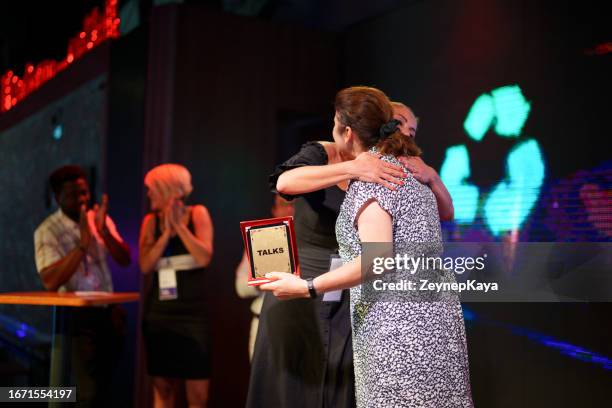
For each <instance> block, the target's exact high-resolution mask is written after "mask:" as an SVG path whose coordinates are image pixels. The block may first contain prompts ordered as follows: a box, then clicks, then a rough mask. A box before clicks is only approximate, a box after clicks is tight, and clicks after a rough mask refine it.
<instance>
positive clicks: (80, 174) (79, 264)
mask: <svg viewBox="0 0 612 408" xmlns="http://www.w3.org/2000/svg"><path fill="white" fill-rule="evenodd" d="M49 182H50V184H51V188H52V190H53V193H54V195H55V200H56V202H57V204H58V207H59V209H58V210H57V211H56V212H54V213H53V214H51V215H50V216H49V217H47V218H46V219H45V220H44V221H43V222H42V223H41V224H40V226H39V227H38V228H37V229H36V231H35V232H34V248H35V257H36V269H37V270H38V272H39V274H40V277H41V280H42V282H43V285H44V286H45V288H46V289H48V290H50V291H61V292H64V291H71V292H72V291H105V292H112V291H113V282H112V277H111V273H110V270H109V267H108V263H107V255H108V254H110V256H111V257H112V258H113V259H114V260H115V261H116V262H117V263H118V264H119V265H121V266H127V265H129V263H130V250H129V247H128V246H127V244H125V243H124V242H123V240H122V239H121V236H120V235H119V233H118V232H117V229H116V228H115V224H114V223H113V221H112V220H111V219H110V217H109V216H108V215H107V214H106V213H107V210H108V197H107V196H106V195H104V196H103V198H102V203H101V205H97V204H96V205H94V207H93V208H92V209H88V204H89V200H90V192H89V185H88V184H87V177H86V174H85V172H84V171H83V169H81V168H80V167H78V166H64V167H61V168H59V169H57V170H56V171H54V172H53V174H51V177H50V178H49ZM124 332H125V313H124V312H123V310H122V309H121V308H120V307H118V306H110V307H90V308H77V309H75V310H74V313H73V316H72V333H71V336H72V347H73V350H72V368H73V372H74V376H75V379H76V385H77V388H78V400H79V403H80V404H81V405H85V406H88V405H90V404H91V405H93V406H104V405H106V404H105V402H106V400H105V399H107V398H109V397H110V396H112V392H111V391H112V390H110V383H111V380H112V372H113V369H114V366H115V364H116V362H117V360H118V357H119V354H120V351H121V349H122V348H123V340H124V334H125V333H124ZM62 385H70V384H62Z"/></svg>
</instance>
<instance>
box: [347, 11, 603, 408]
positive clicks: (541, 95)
mask: <svg viewBox="0 0 612 408" xmlns="http://www.w3.org/2000/svg"><path fill="white" fill-rule="evenodd" d="M587 4H588V3H587ZM604 14H605V13H603V12H602V10H601V9H599V8H598V7H596V6H593V5H591V6H589V5H586V4H585V5H584V7H583V6H578V5H577V4H576V3H569V2H547V1H538V2H533V1H480V0H472V1H452V0H451V1H446V0H436V1H419V2H412V3H411V4H410V5H408V6H406V7H403V8H399V9H397V10H395V11H393V12H391V13H389V14H387V15H385V16H383V17H380V18H377V19H374V20H371V21H369V22H365V23H362V24H357V25H355V26H353V27H351V28H349V29H348V30H347V33H346V41H345V42H344V52H343V53H342V58H343V61H345V62H346V64H345V71H344V73H345V82H344V84H345V85H353V84H367V85H372V86H377V87H380V88H381V89H383V90H384V91H385V92H387V94H388V95H389V96H390V97H391V98H392V99H395V100H399V101H402V102H404V103H406V104H407V105H409V106H411V107H413V109H414V111H415V112H416V114H417V116H419V117H420V124H419V131H418V134H417V139H416V140H417V142H418V144H419V145H420V146H421V147H422V148H423V150H424V159H425V160H426V161H427V162H428V163H429V164H431V165H432V166H434V167H435V168H437V169H440V166H441V165H442V162H443V160H444V155H445V151H446V148H447V147H449V146H452V145H458V144H465V145H466V146H467V148H468V151H469V153H470V156H471V171H472V175H471V177H470V179H469V180H470V181H471V182H473V183H474V184H476V185H477V186H478V187H480V188H481V191H483V192H485V193H486V192H487V191H490V188H491V187H492V186H493V185H494V184H495V183H497V182H499V180H501V179H503V178H504V177H505V175H504V173H505V170H506V169H505V161H504V160H505V157H506V155H507V154H508V152H509V150H510V149H511V147H512V145H513V143H514V142H513V141H509V140H507V139H501V138H499V137H498V136H496V135H494V134H493V132H491V131H489V132H488V133H487V134H486V135H485V137H484V139H483V140H482V141H481V142H475V141H472V140H471V139H469V138H468V137H467V135H466V133H465V131H464V130H463V121H464V120H465V118H466V116H467V114H468V111H469V109H470V107H471V105H472V103H473V102H474V100H475V99H476V98H477V97H478V96H479V95H480V94H482V93H485V92H489V91H491V90H493V89H494V88H497V87H500V86H504V85H513V84H518V85H519V86H520V87H521V89H522V90H523V93H524V95H525V97H526V98H527V100H528V101H530V103H531V112H530V116H529V118H528V120H527V122H526V124H525V127H524V129H523V134H525V135H529V136H530V137H534V138H535V139H536V140H537V141H538V142H539V143H540V147H541V149H542V151H543V156H544V163H545V165H546V177H545V182H544V186H543V188H542V195H541V196H540V198H539V200H538V202H537V203H536V206H535V208H534V210H533V211H532V212H531V215H530V217H529V218H528V219H527V221H526V223H525V224H524V225H523V228H522V230H521V232H520V239H521V240H522V241H566V240H567V241H591V240H596V241H597V240H608V241H609V237H610V236H609V235H606V234H609V231H610V224H609V221H608V223H607V224H606V225H607V227H605V226H604V227H603V229H601V230H598V228H597V227H595V226H594V225H593V223H591V222H590V221H589V215H588V214H587V209H586V208H585V205H584V204H583V203H582V202H581V200H580V197H579V194H578V190H579V189H580V186H581V185H584V183H587V182H595V183H598V184H599V186H600V187H601V188H602V191H605V190H606V189H607V191H610V190H609V189H610V188H611V185H610V175H611V171H610V168H611V167H612V166H611V165H610V159H611V157H610V151H611V149H610V141H609V135H611V134H612V125H611V123H610V121H609V120H607V116H609V115H608V113H607V112H608V111H609V109H610V103H609V99H610V94H611V93H612V92H611V91H612V81H611V79H610V72H612V58H610V55H599V56H597V55H588V53H587V50H589V49H591V48H592V47H594V46H595V45H597V44H599V43H601V42H603V41H606V40H608V41H609V38H610V34H611V31H610V26H609V23H608V22H607V21H606V18H605V17H603V15H604ZM603 194H604V195H603V196H602V197H605V194H609V193H603ZM608 197H609V196H608ZM455 205H456V206H461V205H462V204H461V201H460V200H455ZM600 211H602V213H601V214H610V212H609V211H610V202H609V199H608V200H605V199H604V200H603V201H602V203H601V208H600ZM608 217H609V215H608ZM591 220H592V218H591ZM608 220H609V218H608ZM603 224H605V222H604V223H603ZM459 228H460V227H457V226H455V225H449V226H447V228H446V231H447V232H449V234H448V237H449V239H453V236H454V235H453V233H456V231H457V230H458V229H459ZM460 229H461V233H462V234H463V235H460V236H461V238H460V239H463V240H468V241H469V240H470V239H475V240H480V239H485V240H494V239H495V238H494V237H492V236H491V235H490V234H489V232H488V231H487V228H486V226H485V225H484V224H483V221H482V219H476V222H475V223H471V224H470V225H467V226H463V227H461V228H460ZM468 230H470V231H468ZM465 307H466V320H467V334H468V348H469V357H470V373H471V379H472V387H473V395H474V400H475V404H476V406H482V407H516V406H542V407H544V406H546V407H552V406H579V405H581V406H601V405H605V404H606V402H607V396H606V394H607V391H606V390H607V388H608V385H607V384H609V378H610V371H609V370H610V366H609V365H608V366H607V368H606V366H602V365H597V364H592V363H590V362H589V361H593V359H591V357H590V355H591V354H589V353H591V352H596V353H600V355H603V356H610V355H611V354H612V349H611V348H610V344H612V333H611V329H610V325H609V324H608V323H607V320H608V319H609V316H610V313H611V312H612V310H611V307H610V304H593V303H591V304H543V303H539V304H534V303H532V304H518V303H514V304H485V303H480V304H478V303H474V304H466V305H465ZM555 342H556V346H555V347H556V348H555V347H552V346H551V344H555ZM581 350H582V351H581ZM586 350H588V352H587V351H586ZM581 353H584V354H581ZM582 356H585V358H581V357H582ZM608 361H609V360H608Z"/></svg>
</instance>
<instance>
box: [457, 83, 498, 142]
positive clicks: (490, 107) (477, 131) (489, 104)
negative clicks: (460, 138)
mask: <svg viewBox="0 0 612 408" xmlns="http://www.w3.org/2000/svg"><path fill="white" fill-rule="evenodd" d="M494 119H495V105H494V104H493V98H492V97H491V95H487V94H483V95H480V96H479V97H478V98H477V99H476V101H475V102H474V104H473V105H472V108H471V109H470V112H469V113H468V115H467V117H466V118H465V122H463V128H464V129H465V132H466V133H467V134H468V136H469V137H471V138H472V139H474V140H476V141H477V142H479V141H481V140H482V138H483V137H484V135H485V133H487V130H489V128H490V127H491V123H493V120H494Z"/></svg>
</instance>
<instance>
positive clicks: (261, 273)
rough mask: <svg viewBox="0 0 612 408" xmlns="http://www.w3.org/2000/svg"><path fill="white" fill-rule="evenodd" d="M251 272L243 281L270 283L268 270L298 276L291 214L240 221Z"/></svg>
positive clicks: (254, 283) (253, 284)
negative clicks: (288, 215)
mask: <svg viewBox="0 0 612 408" xmlns="http://www.w3.org/2000/svg"><path fill="white" fill-rule="evenodd" d="M240 229H241V230H242V238H243V239H244V248H245V249H246V254H247V258H248V260H249V265H250V266H251V273H250V274H249V279H248V281H247V284H248V285H249V286H256V285H261V284H263V283H267V282H270V280H269V279H266V277H265V276H266V273H268V272H287V273H292V274H295V275H297V276H300V266H299V262H298V255H297V245H296V241H295V230H294V227H293V217H280V218H268V219H265V220H256V221H243V222H241V223H240Z"/></svg>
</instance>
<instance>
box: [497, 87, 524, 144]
mask: <svg viewBox="0 0 612 408" xmlns="http://www.w3.org/2000/svg"><path fill="white" fill-rule="evenodd" d="M491 94H492V95H493V104H494V105H495V118H496V121H495V133H497V134H498V135H500V136H503V137H519V136H520V134H521V130H522V129H523V126H524V125H525V122H526V121H527V117H528V116H529V111H530V110H531V105H530V104H529V102H527V100H526V99H525V97H524V96H523V93H522V92H521V88H519V87H518V85H511V86H503V87H501V88H497V89H495V90H494V91H493V92H491Z"/></svg>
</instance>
